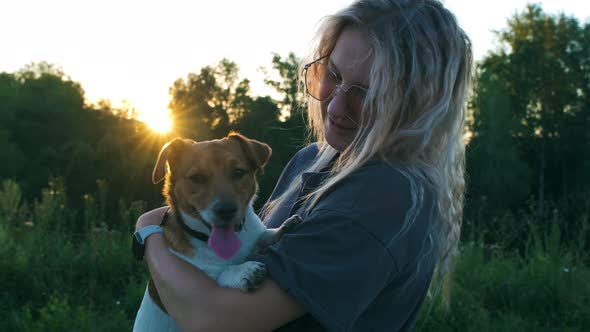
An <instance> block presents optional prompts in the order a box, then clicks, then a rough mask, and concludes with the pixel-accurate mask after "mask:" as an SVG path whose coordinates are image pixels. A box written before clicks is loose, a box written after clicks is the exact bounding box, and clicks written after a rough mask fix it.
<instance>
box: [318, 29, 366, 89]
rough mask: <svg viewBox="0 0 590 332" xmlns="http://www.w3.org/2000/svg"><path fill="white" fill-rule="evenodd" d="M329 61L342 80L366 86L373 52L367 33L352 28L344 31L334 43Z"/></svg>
mask: <svg viewBox="0 0 590 332" xmlns="http://www.w3.org/2000/svg"><path fill="white" fill-rule="evenodd" d="M329 61H330V63H331V64H332V65H333V66H334V67H335V69H337V70H338V74H340V75H341V76H342V79H343V80H345V81H349V82H355V83H361V84H363V85H368V83H369V73H370V70H371V65H372V64H373V52H372V49H371V47H370V45H369V41H368V36H367V33H366V32H364V31H361V30H358V29H353V28H346V29H344V30H343V31H342V32H341V33H340V36H339V37H338V40H337V41H336V45H335V46H334V49H333V50H332V53H331V54H330V60H329Z"/></svg>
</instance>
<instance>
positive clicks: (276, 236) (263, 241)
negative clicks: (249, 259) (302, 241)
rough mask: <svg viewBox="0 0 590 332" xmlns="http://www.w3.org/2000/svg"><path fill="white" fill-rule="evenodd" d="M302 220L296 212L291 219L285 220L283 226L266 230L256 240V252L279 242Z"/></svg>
mask: <svg viewBox="0 0 590 332" xmlns="http://www.w3.org/2000/svg"><path fill="white" fill-rule="evenodd" d="M301 222H302V220H301V218H300V217H299V216H298V215H296V214H294V215H293V216H291V217H290V218H289V219H287V220H285V222H284V223H283V224H282V225H281V227H279V228H274V229H267V230H265V231H264V232H263V233H262V234H261V235H260V236H259V237H258V241H257V242H256V249H255V252H261V251H263V250H264V249H265V248H266V247H268V246H271V245H273V244H275V243H277V242H278V241H279V240H280V239H281V238H282V237H283V235H285V234H287V233H289V232H290V231H291V230H293V228H295V227H296V226H297V225H299V224H300V223H301Z"/></svg>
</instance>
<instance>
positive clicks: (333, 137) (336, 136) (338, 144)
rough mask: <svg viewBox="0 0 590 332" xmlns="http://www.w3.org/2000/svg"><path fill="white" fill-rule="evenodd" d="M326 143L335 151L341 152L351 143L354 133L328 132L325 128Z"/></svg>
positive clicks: (351, 131) (328, 129) (352, 131)
mask: <svg viewBox="0 0 590 332" xmlns="http://www.w3.org/2000/svg"><path fill="white" fill-rule="evenodd" d="M325 129H326V131H325V137H326V142H328V144H330V146H331V147H333V148H334V149H336V150H337V151H343V150H344V149H346V147H347V146H348V145H349V144H350V142H352V140H353V138H354V134H355V131H354V130H350V131H348V132H346V131H345V132H342V131H341V130H330V128H325Z"/></svg>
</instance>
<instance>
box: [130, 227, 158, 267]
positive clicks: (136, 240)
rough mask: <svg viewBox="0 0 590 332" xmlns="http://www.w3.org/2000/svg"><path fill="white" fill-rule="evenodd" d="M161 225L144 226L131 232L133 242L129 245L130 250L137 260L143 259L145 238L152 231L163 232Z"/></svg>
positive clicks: (152, 232)
mask: <svg viewBox="0 0 590 332" xmlns="http://www.w3.org/2000/svg"><path fill="white" fill-rule="evenodd" d="M163 232H164V230H163V229H162V227H160V226H157V225H149V226H145V227H143V228H142V229H140V230H138V231H137V232H135V233H133V244H132V245H131V251H132V252H133V256H134V257H135V259H137V260H138V261H142V260H143V256H144V254H145V240H147V238H148V237H149V236H150V235H152V234H154V233H163Z"/></svg>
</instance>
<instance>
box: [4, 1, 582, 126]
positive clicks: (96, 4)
mask: <svg viewBox="0 0 590 332" xmlns="http://www.w3.org/2000/svg"><path fill="white" fill-rule="evenodd" d="M530 2H534V3H540V4H541V5H542V7H543V9H544V11H545V12H547V13H552V14H554V13H560V12H563V13H565V14H567V15H574V16H576V17H577V18H578V19H580V20H581V21H582V22H587V21H588V20H590V6H588V3H587V1H585V0H546V1H527V0H496V1H480V0H447V1H445V3H446V4H447V6H448V7H449V8H450V9H451V10H452V11H453V12H454V13H455V14H456V16H457V18H458V20H459V23H460V24H461V25H462V26H463V28H464V29H465V30H466V31H467V33H468V34H469V35H470V36H471V38H472V40H473V45H474V52H475V56H476V59H479V58H481V57H482V56H483V55H484V54H485V53H486V52H487V51H488V50H490V49H493V48H494V35H493V33H492V31H493V30H499V29H502V28H504V27H505V25H506V19H507V18H508V17H510V16H512V15H513V14H515V13H516V12H520V11H522V10H523V9H524V7H525V6H526V4H527V3H530ZM348 3H350V0H298V1H289V2H287V1H283V0H253V1H227V0H218V1H198V0H196V1H195V0H193V1H188V0H187V1H178V0H166V1H149V0H143V1H135V0H133V1H121V0H117V1H114V0H103V1H83V0H78V1H73V0H72V1H67V0H52V1H45V0H20V1H7V0H0V13H2V18H1V19H0V36H1V40H2V44H1V45H2V52H0V72H2V71H4V72H14V71H17V70H19V69H20V68H22V67H23V66H24V65H26V64H30V63H31V62H39V61H47V62H49V63H51V64H55V65H57V66H59V67H61V68H62V69H63V70H64V71H65V73H66V74H67V75H69V76H70V77H71V78H72V79H73V80H74V81H77V82H80V83H81V85H82V87H83V88H84V90H85V91H86V97H87V99H88V101H90V102H93V101H96V100H97V99H99V98H105V99H110V100H111V101H112V103H113V105H114V106H117V105H119V104H120V103H121V101H122V100H126V101H127V102H128V103H129V104H131V105H134V106H135V107H136V108H137V109H138V110H139V111H140V112H141V114H142V115H141V116H142V118H143V119H146V121H156V122H157V121H164V120H163V119H165V116H166V112H167V110H166V105H167V104H168V88H169V87H170V86H171V85H172V83H173V82H174V81H175V80H176V79H177V78H180V77H185V76H186V75H187V74H188V73H189V72H198V71H199V70H200V68H201V67H202V66H206V65H215V64H217V63H218V62H219V60H221V59H222V58H224V57H225V58H228V59H230V60H232V61H234V62H236V63H237V64H238V66H239V67H240V72H241V75H242V77H245V78H249V79H250V80H251V81H252V83H251V84H252V88H253V90H254V92H255V93H257V94H267V93H268V92H269V91H268V90H267V89H265V87H264V84H263V82H262V80H263V75H262V73H260V71H259V70H258V68H259V67H261V66H264V67H270V65H271V57H272V55H271V53H272V52H276V53H279V54H280V55H283V56H285V55H287V53H288V52H290V51H292V52H294V53H295V54H296V55H298V56H301V55H303V54H304V53H305V52H306V51H307V46H308V42H309V41H310V39H311V37H312V34H313V31H314V30H315V28H316V24H317V22H318V21H319V20H320V19H321V18H322V17H323V16H324V15H326V14H330V13H333V12H335V11H337V10H338V9H339V8H341V7H343V6H345V5H347V4H348Z"/></svg>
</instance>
